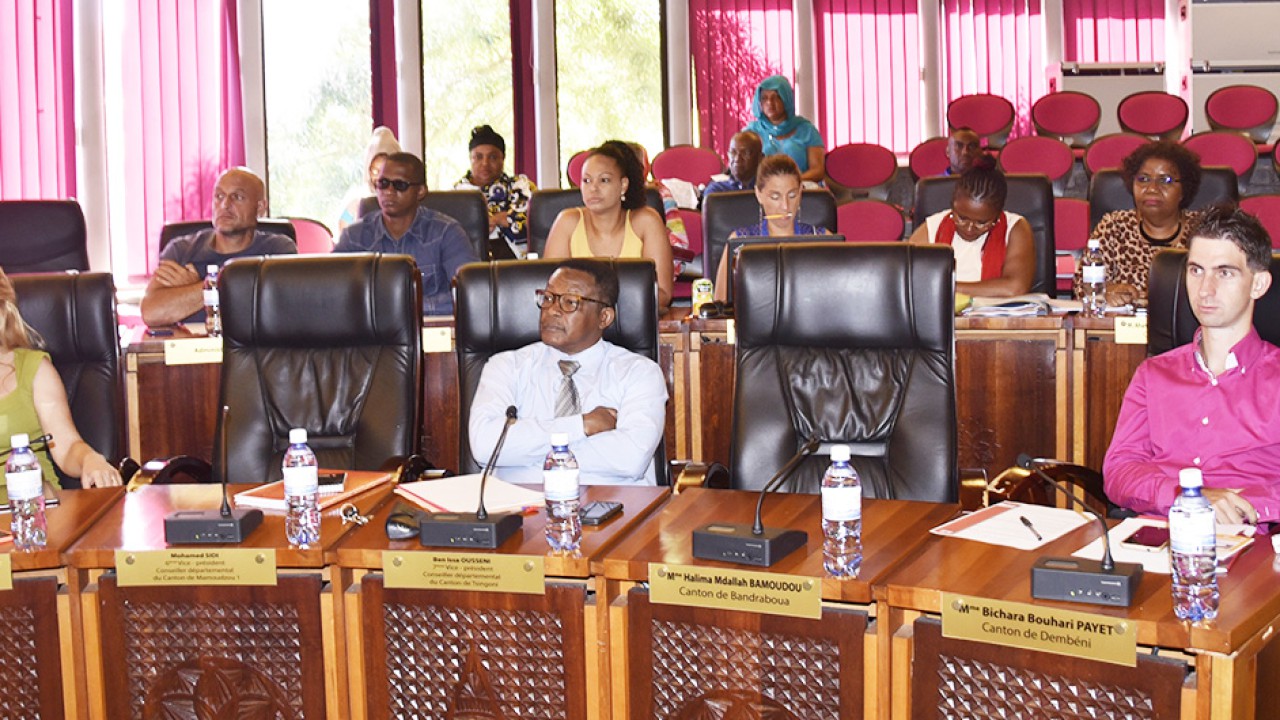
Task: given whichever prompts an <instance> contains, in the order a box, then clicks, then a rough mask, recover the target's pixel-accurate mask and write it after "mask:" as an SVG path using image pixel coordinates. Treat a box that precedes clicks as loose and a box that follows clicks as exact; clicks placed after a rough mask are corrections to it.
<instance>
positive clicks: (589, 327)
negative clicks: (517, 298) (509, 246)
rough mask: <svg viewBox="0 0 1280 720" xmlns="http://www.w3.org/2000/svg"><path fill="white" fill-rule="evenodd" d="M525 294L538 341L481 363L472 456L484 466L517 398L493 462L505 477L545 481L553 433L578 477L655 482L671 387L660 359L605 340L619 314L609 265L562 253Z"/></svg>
mask: <svg viewBox="0 0 1280 720" xmlns="http://www.w3.org/2000/svg"><path fill="white" fill-rule="evenodd" d="M530 301H536V302H537V303H538V306H539V307H540V308H541V309H542V314H541V319H540V330H541V336H542V340H541V342H536V343H533V344H532V345H528V346H526V347H523V348H520V349H519V350H512V351H509V352H504V353H499V354H497V355H494V356H493V357H492V358H490V360H489V362H488V364H487V365H485V368H484V372H483V373H481V376H480V385H479V387H478V388H477V389H476V394H475V399H474V400H473V401H472V406H471V419H470V424H469V426H468V433H469V436H470V438H471V454H472V455H473V456H474V457H475V458H476V460H477V462H478V463H479V464H481V465H483V464H484V461H485V460H486V459H487V458H488V457H489V454H490V453H491V452H492V451H493V446H494V444H495V443H496V442H497V440H498V435H499V434H500V433H501V432H502V425H503V423H504V421H505V419H506V410H507V407H509V406H512V405H514V406H515V407H516V410H517V411H518V415H517V417H518V419H517V420H516V422H515V424H514V425H512V427H511V431H510V433H508V435H507V440H506V444H505V445H503V448H502V453H501V454H500V455H499V456H498V462H497V466H496V468H495V473H496V475H497V476H498V477H500V478H502V479H503V480H506V481H508V482H517V483H539V482H541V481H542V461H543V459H544V458H545V457H546V454H547V451H548V450H549V449H550V440H551V433H553V432H563V433H567V434H568V435H569V449H570V450H572V451H573V454H574V455H575V456H577V458H578V464H579V465H580V466H581V474H580V480H581V482H582V483H583V484H588V485H590V484H596V485H620V484H635V485H654V484H655V482H656V481H655V477H656V476H655V474H654V467H653V455H654V451H655V450H656V449H657V447H658V442H659V441H660V440H661V439H662V433H663V431H664V428H665V424H666V417H667V414H666V403H667V385H666V381H665V380H664V379H663V376H662V370H661V369H660V368H659V367H658V364H657V363H655V362H653V361H652V360H650V359H649V358H646V357H643V356H641V355H637V354H636V353H633V352H631V351H630V350H627V349H626V348H621V347H618V346H616V345H614V344H612V343H610V342H609V341H607V340H604V339H603V336H604V331H605V329H606V328H608V327H609V326H610V325H612V324H613V321H614V319H615V317H616V314H617V310H616V305H617V303H618V276H617V274H616V273H615V272H614V271H613V268H612V266H610V265H609V264H608V263H605V262H600V261H598V260H589V259H583V258H574V259H570V260H565V261H564V262H562V263H560V265H559V266H558V267H557V268H556V271H555V272H554V273H552V275H551V278H550V279H549V280H548V281H547V287H546V289H544V290H539V291H538V294H537V296H536V297H534V298H530Z"/></svg>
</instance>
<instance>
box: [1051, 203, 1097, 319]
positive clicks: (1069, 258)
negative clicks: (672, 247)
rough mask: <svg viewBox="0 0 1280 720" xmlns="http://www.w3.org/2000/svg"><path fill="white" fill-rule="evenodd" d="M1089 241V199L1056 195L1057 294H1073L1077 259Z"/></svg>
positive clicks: (1054, 241)
mask: <svg viewBox="0 0 1280 720" xmlns="http://www.w3.org/2000/svg"><path fill="white" fill-rule="evenodd" d="M1088 241H1089V201H1087V200H1083V199H1081V198H1054V200H1053V245H1054V254H1055V256H1056V258H1057V267H1058V270H1057V276H1058V294H1059V295H1065V296H1067V297H1070V296H1071V280H1072V277H1073V276H1074V275H1075V271H1076V259H1077V258H1078V257H1079V256H1080V252H1081V251H1082V250H1084V246H1085V243H1087V242H1088Z"/></svg>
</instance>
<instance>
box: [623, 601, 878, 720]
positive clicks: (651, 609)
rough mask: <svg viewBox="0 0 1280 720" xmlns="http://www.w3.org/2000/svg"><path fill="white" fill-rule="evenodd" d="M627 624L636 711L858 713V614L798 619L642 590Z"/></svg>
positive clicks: (844, 718)
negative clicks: (691, 603) (668, 601)
mask: <svg viewBox="0 0 1280 720" xmlns="http://www.w3.org/2000/svg"><path fill="white" fill-rule="evenodd" d="M627 624H628V632H629V634H630V647H629V648H628V649H627V663H628V667H627V668H625V672H626V673H627V674H628V676H629V677H630V679H631V680H630V682H631V698H630V706H631V716H632V717H637V718H641V717H643V718H672V719H673V720H703V719H704V718H725V719H726V720H727V719H729V718H743V719H751V718H770V719H776V720H784V719H792V718H794V719H796V720H802V719H807V718H841V720H848V719H850V718H859V717H862V693H863V687H862V685H863V662H862V652H863V645H862V643H863V635H864V634H865V633H866V629H867V617H866V615H865V614H863V613H861V612H856V611H851V610H850V611H846V610H835V609H832V608H824V609H823V613H822V619H821V620H802V619H795V618H783V617H775V616H771V615H758V614H755V613H745V612H737V611H732V610H709V609H703V608H686V607H676V606H672V605H657V604H651V603H650V602H649V593H648V591H646V590H642V589H637V590H632V591H631V592H630V593H629V594H628V596H627Z"/></svg>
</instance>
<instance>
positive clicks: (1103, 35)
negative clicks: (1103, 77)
mask: <svg viewBox="0 0 1280 720" xmlns="http://www.w3.org/2000/svg"><path fill="white" fill-rule="evenodd" d="M1062 35H1063V44H1062V55H1063V58H1062V59H1063V60H1065V61H1067V62H1081V63H1149V62H1164V59H1165V55H1164V2H1163V0H1063V2H1062Z"/></svg>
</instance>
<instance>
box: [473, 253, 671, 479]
mask: <svg viewBox="0 0 1280 720" xmlns="http://www.w3.org/2000/svg"><path fill="white" fill-rule="evenodd" d="M609 262H611V263H613V267H614V269H615V270H617V272H618V286H619V295H618V307H617V311H618V312H617V320H616V321H615V322H614V323H613V325H612V326H610V327H609V328H608V329H607V330H605V333H604V339H605V340H608V341H609V342H611V343H613V344H615V345H618V346H620V347H625V348H627V349H628V350H630V351H632V352H635V353H639V354H640V355H643V356H645V357H647V358H649V359H650V360H653V361H654V362H657V361H658V295H657V287H658V286H657V276H656V275H655V271H654V267H653V263H651V262H649V261H647V260H610V261H609ZM559 264H560V261H559V260H527V261H521V262H495V263H490V264H487V265H486V264H483V263H473V264H470V265H464V266H463V267H462V269H461V270H459V271H458V304H457V315H456V321H455V323H454V338H455V345H456V346H457V353H458V409H459V412H460V416H461V417H460V422H459V427H458V458H459V465H460V467H459V472H463V473H473V472H479V471H480V470H481V463H483V462H484V461H485V460H487V459H488V458H487V457H485V458H479V461H478V462H477V459H476V458H474V457H472V455H471V440H470V438H469V436H468V432H467V424H468V421H469V420H470V418H471V401H472V399H473V398H474V397H475V394H476V388H477V387H478V386H479V384H480V374H481V373H482V372H483V371H484V366H485V365H486V364H487V363H488V362H489V358H491V357H493V356H494V355H496V354H498V353H500V352H505V351H507V350H516V349H518V348H522V347H524V346H526V345H529V344H530V343H534V342H537V341H538V340H539V338H540V334H539V330H538V320H539V318H540V317H541V312H542V311H540V310H539V309H538V306H537V305H536V304H535V302H534V290H538V289H540V288H544V287H546V286H547V279H548V278H550V277H551V273H552V272H553V271H554V270H555V268H556V266H557V265H559ZM653 467H654V474H655V477H656V478H657V481H658V484H659V485H667V484H669V482H670V481H669V479H668V476H669V473H668V468H667V451H666V444H665V442H663V441H659V442H658V448H657V451H656V452H654V455H653Z"/></svg>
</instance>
